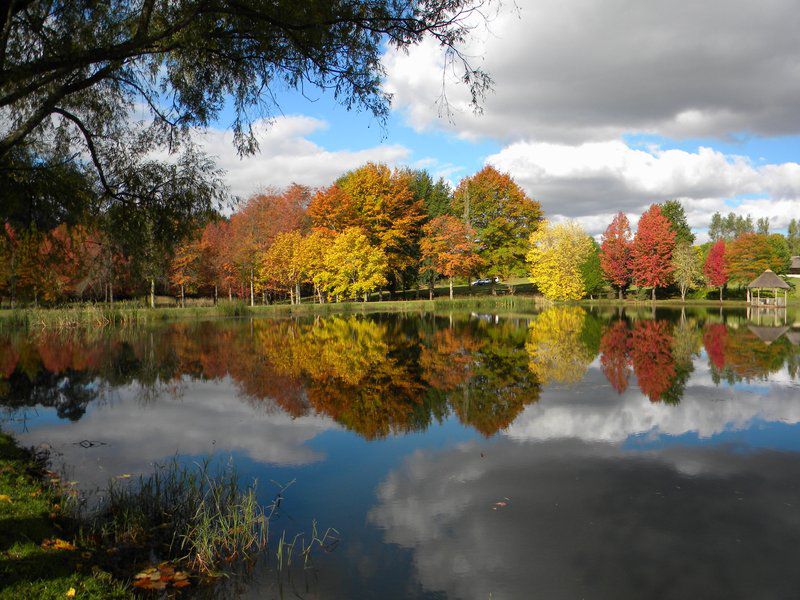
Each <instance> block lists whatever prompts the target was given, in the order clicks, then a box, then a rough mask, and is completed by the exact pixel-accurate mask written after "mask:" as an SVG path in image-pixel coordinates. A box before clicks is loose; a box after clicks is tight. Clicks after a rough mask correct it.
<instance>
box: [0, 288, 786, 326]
mask: <svg viewBox="0 0 800 600" xmlns="http://www.w3.org/2000/svg"><path fill="white" fill-rule="evenodd" d="M529 287H530V286H529V285H528V284H525V283H524V282H522V283H521V284H518V285H517V290H518V293H516V294H514V295H510V294H508V293H507V290H506V289H505V288H504V287H503V286H502V285H498V286H497V291H498V295H492V294H491V293H490V289H489V287H488V286H486V287H482V288H470V287H469V286H459V287H456V288H455V294H456V296H455V298H454V299H453V300H450V299H449V298H448V297H447V296H446V290H445V289H438V288H437V293H438V294H439V296H438V297H437V298H435V299H434V300H425V299H412V298H408V299H402V300H386V301H380V300H378V299H377V296H376V297H375V299H374V300H372V301H370V302H340V303H328V304H316V303H314V302H312V301H311V299H306V302H303V303H302V304H299V305H290V304H288V303H280V304H269V305H256V306H248V305H247V304H245V303H244V302H241V301H233V302H231V301H227V300H221V301H220V302H219V304H217V305H201V304H199V303H196V304H191V305H189V306H187V307H185V308H181V307H178V306H159V307H157V308H154V309H152V308H149V307H143V306H142V305H141V304H140V303H138V302H118V303H115V304H114V305H108V304H75V305H69V306H65V307H61V308H21V309H16V310H11V309H3V310H0V326H2V325H7V326H19V327H28V328H53V329H67V328H70V327H79V326H90V327H104V326H108V325H118V326H130V325H141V324H147V323H155V322H159V321H173V320H179V319H213V318H224V317H249V316H288V315H327V314H357V313H374V312H446V311H451V310H473V311H500V312H505V311H520V312H526V311H531V310H535V309H537V308H540V307H541V306H543V305H545V304H547V303H546V302H545V301H544V300H543V299H542V298H541V297H540V296H534V295H532V294H531V290H530V289H529ZM411 294H412V292H409V293H408V295H411ZM414 294H416V292H414ZM442 294H445V295H442ZM580 304H582V305H587V306H588V305H591V306H652V305H653V302H652V301H651V300H650V299H649V298H630V297H629V298H627V299H625V300H622V301H620V300H618V299H616V298H613V299H610V298H607V299H596V300H582V301H580ZM655 305H656V306H676V307H680V306H687V307H688V306H696V307H719V306H723V307H730V308H736V307H738V308H742V307H744V306H745V304H744V300H743V299H741V298H737V299H727V300H724V301H723V302H722V303H720V302H719V301H718V300H716V299H714V298H709V299H696V298H688V299H687V300H686V302H682V301H681V299H680V298H674V297H673V298H662V299H658V300H656V301H655ZM789 307H790V308H800V286H798V288H797V289H795V290H793V291H792V294H791V295H790V296H789Z"/></svg>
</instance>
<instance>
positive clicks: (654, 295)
mask: <svg viewBox="0 0 800 600" xmlns="http://www.w3.org/2000/svg"><path fill="white" fill-rule="evenodd" d="M651 297H652V299H653V302H655V301H656V288H655V286H653V293H652V296H651Z"/></svg>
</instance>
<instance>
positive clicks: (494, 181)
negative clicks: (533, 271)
mask: <svg viewBox="0 0 800 600" xmlns="http://www.w3.org/2000/svg"><path fill="white" fill-rule="evenodd" d="M452 210H453V214H454V215H456V216H460V217H461V218H462V220H463V221H464V223H466V224H467V225H469V226H470V227H472V228H473V229H474V230H475V231H476V233H477V241H478V244H479V246H480V256H481V258H483V259H484V261H485V263H486V270H487V272H488V274H489V275H496V276H498V277H499V278H500V279H501V280H503V281H505V282H508V280H509V279H510V278H511V277H514V276H520V275H524V274H525V271H526V269H525V256H526V254H527V252H528V243H529V239H530V235H531V234H532V233H533V232H534V231H535V230H536V228H537V227H538V226H539V223H540V221H541V220H542V209H541V206H540V205H539V203H538V202H536V201H535V200H532V199H531V198H529V197H528V195H527V194H526V193H525V192H524V190H523V189H522V188H521V187H520V186H519V185H518V184H517V183H516V182H515V181H514V180H513V179H512V178H511V176H510V175H509V174H507V173H501V172H499V171H498V170H497V169H495V168H494V167H492V166H486V167H484V168H483V169H481V170H480V171H478V172H477V173H476V174H475V175H473V176H471V177H466V178H464V179H462V180H461V182H460V183H459V184H458V188H457V189H456V191H455V194H454V196H453V204H452ZM509 289H510V290H511V291H512V292H513V286H509Z"/></svg>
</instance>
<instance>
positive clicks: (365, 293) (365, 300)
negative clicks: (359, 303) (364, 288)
mask: <svg viewBox="0 0 800 600" xmlns="http://www.w3.org/2000/svg"><path fill="white" fill-rule="evenodd" d="M364 302H369V300H367V292H364Z"/></svg>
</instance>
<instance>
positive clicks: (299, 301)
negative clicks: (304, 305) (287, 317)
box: [294, 283, 301, 304]
mask: <svg viewBox="0 0 800 600" xmlns="http://www.w3.org/2000/svg"><path fill="white" fill-rule="evenodd" d="M294 290H295V291H294V294H295V296H297V303H298V304H300V303H301V300H300V284H299V283H296V284H295V287H294Z"/></svg>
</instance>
